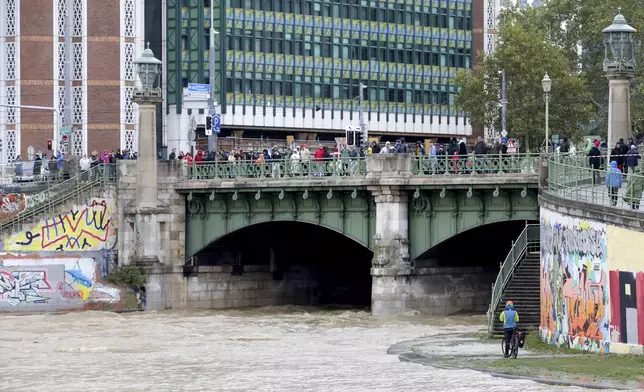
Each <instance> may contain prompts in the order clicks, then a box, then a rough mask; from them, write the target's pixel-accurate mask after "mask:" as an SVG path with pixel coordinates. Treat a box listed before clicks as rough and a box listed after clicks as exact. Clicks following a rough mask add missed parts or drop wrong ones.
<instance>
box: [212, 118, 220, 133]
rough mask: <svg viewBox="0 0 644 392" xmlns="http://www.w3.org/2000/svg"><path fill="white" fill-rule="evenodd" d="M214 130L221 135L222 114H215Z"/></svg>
mask: <svg viewBox="0 0 644 392" xmlns="http://www.w3.org/2000/svg"><path fill="white" fill-rule="evenodd" d="M212 131H213V132H214V133H216V134H217V135H219V134H220V133H221V115H220V114H215V115H213V116H212Z"/></svg>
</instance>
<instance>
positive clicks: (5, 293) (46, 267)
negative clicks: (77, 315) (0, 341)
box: [0, 255, 122, 311]
mask: <svg viewBox="0 0 644 392" xmlns="http://www.w3.org/2000/svg"><path fill="white" fill-rule="evenodd" d="M7 256H9V257H11V258H7ZM2 257H3V260H2V261H1V264H0V310H3V311H25V310H61V309H78V308H81V309H85V308H91V306H88V305H92V304H104V303H109V304H118V303H120V302H121V297H122V296H121V289H119V288H117V287H112V286H109V285H105V284H103V283H101V281H100V268H99V266H98V265H97V263H96V262H95V261H94V259H92V258H78V257H76V258H75V257H56V258H47V257H44V258H29V257H24V256H23V257H20V256H19V255H3V256H2Z"/></svg>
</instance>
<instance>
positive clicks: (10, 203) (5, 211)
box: [0, 193, 27, 222]
mask: <svg viewBox="0 0 644 392" xmlns="http://www.w3.org/2000/svg"><path fill="white" fill-rule="evenodd" d="M26 208H27V200H26V198H25V195H24V194H22V193H5V194H0V222H2V221H5V220H8V219H11V218H13V217H14V216H16V215H18V214H19V213H21V212H22V211H24V210H25V209H26Z"/></svg>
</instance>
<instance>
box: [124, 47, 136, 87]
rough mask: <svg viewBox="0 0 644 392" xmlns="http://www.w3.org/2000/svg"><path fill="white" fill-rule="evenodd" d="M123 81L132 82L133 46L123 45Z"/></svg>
mask: <svg viewBox="0 0 644 392" xmlns="http://www.w3.org/2000/svg"><path fill="white" fill-rule="evenodd" d="M125 80H134V44H125Z"/></svg>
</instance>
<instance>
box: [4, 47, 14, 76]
mask: <svg viewBox="0 0 644 392" xmlns="http://www.w3.org/2000/svg"><path fill="white" fill-rule="evenodd" d="M5 47H6V48H7V53H6V56H7V74H6V79H7V80H15V79H16V43H15V42H7V43H6V45H5Z"/></svg>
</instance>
